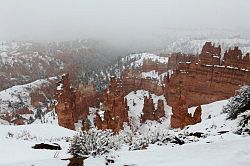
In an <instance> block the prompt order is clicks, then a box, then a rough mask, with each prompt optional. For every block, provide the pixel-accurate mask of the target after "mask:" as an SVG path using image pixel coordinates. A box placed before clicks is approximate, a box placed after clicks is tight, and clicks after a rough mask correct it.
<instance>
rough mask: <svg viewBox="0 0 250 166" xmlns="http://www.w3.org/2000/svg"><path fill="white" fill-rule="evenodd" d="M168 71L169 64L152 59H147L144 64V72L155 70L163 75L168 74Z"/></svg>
mask: <svg viewBox="0 0 250 166" xmlns="http://www.w3.org/2000/svg"><path fill="white" fill-rule="evenodd" d="M167 69H168V64H167V63H160V62H158V61H157V60H156V61H152V60H151V59H147V60H144V61H143V64H142V71H143V72H149V71H152V70H155V71H156V72H158V73H159V74H162V73H164V72H166V71H167Z"/></svg>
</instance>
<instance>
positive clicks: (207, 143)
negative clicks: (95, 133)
mask: <svg viewBox="0 0 250 166" xmlns="http://www.w3.org/2000/svg"><path fill="white" fill-rule="evenodd" d="M144 95H146V96H148V95H149V94H148V92H147V91H143V90H138V91H136V94H135V93H134V92H131V93H130V94H128V95H127V96H126V98H127V100H128V105H129V106H130V110H129V117H130V118H131V117H135V119H137V120H138V118H139V116H140V115H141V113H142V108H143V96H144ZM152 97H153V100H154V103H155V104H156V102H157V100H158V99H163V96H156V95H154V94H152ZM133 100H134V101H135V102H136V104H135V105H134V104H133ZM227 102H228V100H222V101H217V102H214V103H211V104H207V105H202V106H201V107H202V110H203V111H202V122H201V123H198V124H196V125H193V126H189V127H187V128H185V129H183V130H180V129H174V130H172V129H170V128H169V120H170V116H169V115H170V114H171V107H169V106H167V105H166V103H165V101H164V104H165V111H166V114H167V116H166V119H165V120H164V121H163V122H164V123H162V124H157V123H148V124H145V125H142V126H141V127H140V129H139V131H140V132H142V133H143V129H145V128H147V127H148V128H150V129H151V130H166V132H168V133H169V134H173V135H179V134H185V133H190V132H203V133H204V135H205V137H204V138H195V137H193V136H189V137H188V138H189V139H193V140H194V141H192V142H187V143H186V144H184V145H181V146H180V145H176V144H175V145H174V144H167V145H162V146H159V145H155V144H154V145H149V147H148V148H147V149H145V150H135V151H129V150H128V146H127V145H124V146H123V147H122V149H120V150H118V151H113V152H112V153H111V154H108V156H109V157H112V158H113V159H114V160H115V163H114V164H110V165H111V166H123V165H130V166H132V165H133V166H152V165H155V166H165V165H177V166H182V165H185V166H189V165H190V166H191V165H192V166H196V165H197V166H200V165H204V166H210V165H214V166H228V165H237V166H248V165H249V164H250V160H249V159H250V147H249V146H247V145H249V144H250V138H249V136H240V135H236V134H234V133H233V131H234V130H235V129H236V128H237V120H234V121H231V120H226V115H225V114H222V112H221V109H222V107H223V105H225V104H226V103H227ZM155 106H156V105H155ZM194 109H195V108H190V109H189V112H190V113H193V112H194ZM49 117H50V118H51V117H52V116H49V115H48V118H49ZM150 125H151V126H150ZM147 131H149V130H147ZM220 131H229V132H227V133H225V134H220V133H218V132H220ZM0 133H1V135H0V147H1V151H0V156H1V158H0V165H25V166H26V165H27V166H28V165H32V164H34V165H44V166H45V165H67V162H64V161H61V160H60V159H61V158H66V157H68V156H69V155H68V154H67V149H68V147H69V144H68V142H66V139H65V137H72V136H73V135H74V133H75V132H74V131H71V130H68V129H65V128H61V127H59V126H58V125H53V124H49V123H48V124H33V125H25V126H9V125H7V126H6V125H0ZM8 133H11V134H13V137H10V136H8V135H9V134H8ZM41 142H47V143H53V142H55V143H58V144H60V145H61V147H62V148H63V149H62V150H61V151H60V153H59V155H58V157H56V158H54V155H55V151H50V150H34V149H32V148H31V146H33V145H34V144H35V143H41ZM13 155H14V156H17V157H15V158H13V157H12V156H13ZM105 156H106V155H104V156H99V157H96V158H93V157H90V158H88V159H86V160H85V166H93V165H94V166H105V165H106V160H105Z"/></svg>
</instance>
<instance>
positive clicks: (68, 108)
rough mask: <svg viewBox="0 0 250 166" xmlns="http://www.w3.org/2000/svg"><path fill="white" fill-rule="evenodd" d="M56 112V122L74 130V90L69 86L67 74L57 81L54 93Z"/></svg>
mask: <svg viewBox="0 0 250 166" xmlns="http://www.w3.org/2000/svg"><path fill="white" fill-rule="evenodd" d="M55 99H56V101H57V102H56V105H55V109H56V113H57V117H58V124H59V125H60V126H62V127H65V128H68V129H71V130H75V125H74V112H75V90H74V89H73V88H71V87H70V82H69V74H65V75H63V76H62V80H61V81H59V82H58V85H57V90H56V94H55Z"/></svg>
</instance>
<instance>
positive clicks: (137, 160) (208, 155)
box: [85, 138, 250, 166]
mask: <svg viewBox="0 0 250 166" xmlns="http://www.w3.org/2000/svg"><path fill="white" fill-rule="evenodd" d="M222 140H223V139H222ZM249 144H250V139H249V138H235V139H232V140H223V141H221V142H216V143H213V144H206V143H203V144H200V143H192V144H186V145H182V146H178V147H170V146H150V147H149V148H148V149H147V150H142V151H132V152H131V151H125V150H124V151H119V152H116V153H114V155H113V156H114V158H115V164H112V166H122V165H130V166H166V165H171V166H201V165H202V166H228V165H235V166H236V165H237V166H248V165H249V164H250V161H249V159H250V148H249V147H248V146H246V145H249ZM85 165H86V166H93V165H94V166H105V160H104V159H103V158H102V157H100V158H95V159H94V158H89V159H87V160H86V161H85Z"/></svg>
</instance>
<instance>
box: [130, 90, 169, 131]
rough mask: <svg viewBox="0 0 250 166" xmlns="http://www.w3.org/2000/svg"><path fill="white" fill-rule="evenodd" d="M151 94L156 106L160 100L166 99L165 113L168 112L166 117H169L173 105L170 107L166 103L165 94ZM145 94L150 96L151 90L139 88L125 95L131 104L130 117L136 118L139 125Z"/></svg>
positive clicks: (136, 123)
mask: <svg viewBox="0 0 250 166" xmlns="http://www.w3.org/2000/svg"><path fill="white" fill-rule="evenodd" d="M151 95H152V99H153V102H154V106H155V108H157V102H158V100H163V101H164V107H165V114H166V117H168V119H169V115H170V114H171V113H172V112H171V107H169V106H168V105H167V103H166V100H165V97H164V96H163V95H162V96H157V95H155V94H151ZM144 96H147V97H148V96H149V92H148V91H145V90H137V91H135V92H130V93H129V94H128V95H127V96H125V98H127V102H128V106H129V112H128V115H129V117H130V118H133V119H134V122H135V125H137V126H139V124H140V118H141V115H142V109H143V104H144ZM166 127H168V126H166Z"/></svg>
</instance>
